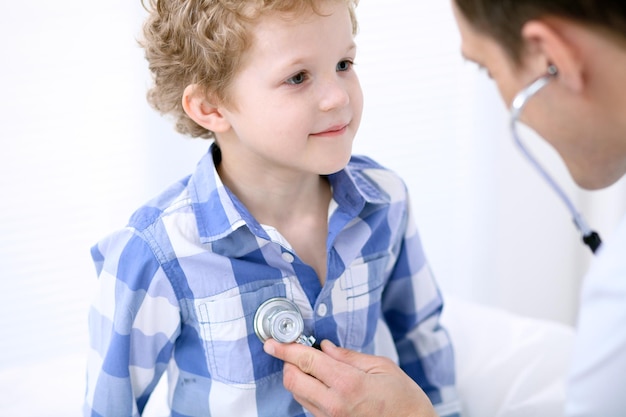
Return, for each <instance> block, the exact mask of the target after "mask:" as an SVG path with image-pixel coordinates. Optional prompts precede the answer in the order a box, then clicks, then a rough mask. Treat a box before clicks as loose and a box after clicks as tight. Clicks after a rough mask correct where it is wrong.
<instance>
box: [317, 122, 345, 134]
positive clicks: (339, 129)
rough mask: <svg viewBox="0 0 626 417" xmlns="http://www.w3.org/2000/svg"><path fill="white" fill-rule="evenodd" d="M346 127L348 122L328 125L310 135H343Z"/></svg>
mask: <svg viewBox="0 0 626 417" xmlns="http://www.w3.org/2000/svg"><path fill="white" fill-rule="evenodd" d="M347 128H348V124H341V125H336V126H332V127H329V128H328V129H326V130H323V131H321V132H317V133H312V134H311V135H312V136H338V135H343V134H344V133H345V131H346V129H347Z"/></svg>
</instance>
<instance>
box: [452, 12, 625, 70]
mask: <svg viewBox="0 0 626 417" xmlns="http://www.w3.org/2000/svg"><path fill="white" fill-rule="evenodd" d="M454 2H455V4H456V6H457V8H458V9H459V11H461V13H462V14H463V16H464V17H465V18H466V19H467V21H468V22H469V23H470V24H471V25H472V26H473V27H474V28H475V29H476V30H478V31H479V32H481V33H483V34H485V35H488V36H490V37H492V38H493V39H494V40H495V41H496V42H498V43H499V44H500V46H502V47H503V49H504V50H505V51H506V53H508V55H509V57H510V58H511V59H512V60H513V62H515V63H516V64H520V63H521V60H522V55H523V52H524V51H523V48H524V42H523V40H522V28H523V27H524V24H525V23H526V22H528V21H530V20H537V19H541V18H545V17H549V16H553V17H561V18H567V19H571V20H574V21H576V22H579V23H580V24H583V25H587V26H588V27H590V28H595V29H596V30H598V31H602V32H605V33H606V34H608V35H609V36H611V37H613V38H614V39H615V40H616V42H621V43H623V44H624V45H626V1H625V0H454Z"/></svg>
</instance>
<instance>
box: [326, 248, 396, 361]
mask: <svg viewBox="0 0 626 417" xmlns="http://www.w3.org/2000/svg"><path fill="white" fill-rule="evenodd" d="M389 261H390V257H389V255H388V254H387V253H384V254H382V255H380V256H377V257H373V258H370V259H367V260H359V261H357V262H355V263H353V264H352V265H351V266H350V268H348V269H347V270H346V271H345V273H344V274H343V275H342V276H341V277H340V278H339V282H338V284H339V290H340V292H341V304H343V305H344V317H345V322H344V323H343V325H341V324H340V325H339V328H342V327H343V328H344V332H343V333H344V334H343V336H344V337H343V339H344V346H345V347H347V348H349V349H355V350H363V348H365V347H366V346H368V345H369V344H370V343H371V342H372V341H373V339H374V335H375V333H376V326H377V323H378V320H379V318H380V311H381V307H380V303H381V298H382V293H383V290H384V288H385V283H386V281H387V276H388V275H389V274H388V272H387V268H388V263H389ZM337 301H339V300H333V306H337ZM335 312H337V311H335Z"/></svg>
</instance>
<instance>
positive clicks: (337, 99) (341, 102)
mask: <svg viewBox="0 0 626 417" xmlns="http://www.w3.org/2000/svg"><path fill="white" fill-rule="evenodd" d="M348 103H350V93H349V91H348V86H347V85H346V83H345V81H344V80H341V79H339V78H333V79H328V80H326V81H325V82H324V84H323V88H322V94H321V99H320V109H321V110H322V111H330V110H333V109H336V108H341V107H345V106H347V105H348Z"/></svg>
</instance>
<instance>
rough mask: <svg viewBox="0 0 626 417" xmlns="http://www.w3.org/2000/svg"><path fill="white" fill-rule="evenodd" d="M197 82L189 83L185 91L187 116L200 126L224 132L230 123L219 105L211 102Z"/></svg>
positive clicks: (184, 107) (184, 105)
mask: <svg viewBox="0 0 626 417" xmlns="http://www.w3.org/2000/svg"><path fill="white" fill-rule="evenodd" d="M202 90H203V89H202V88H201V87H199V86H198V85H197V84H191V85H188V86H187V87H186V88H185V91H184V92H183V109H184V110H185V113H187V116H189V117H190V118H191V120H193V121H194V122H196V123H198V124H199V125H200V126H202V127H204V128H206V129H208V130H210V131H212V132H215V133H222V132H225V131H227V130H228V129H230V123H229V122H228V120H226V118H225V117H224V115H223V114H222V112H221V111H220V109H219V107H218V106H217V104H215V103H211V102H210V101H209V98H208V97H207V96H206V95H205V94H204V92H203V91H202Z"/></svg>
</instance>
